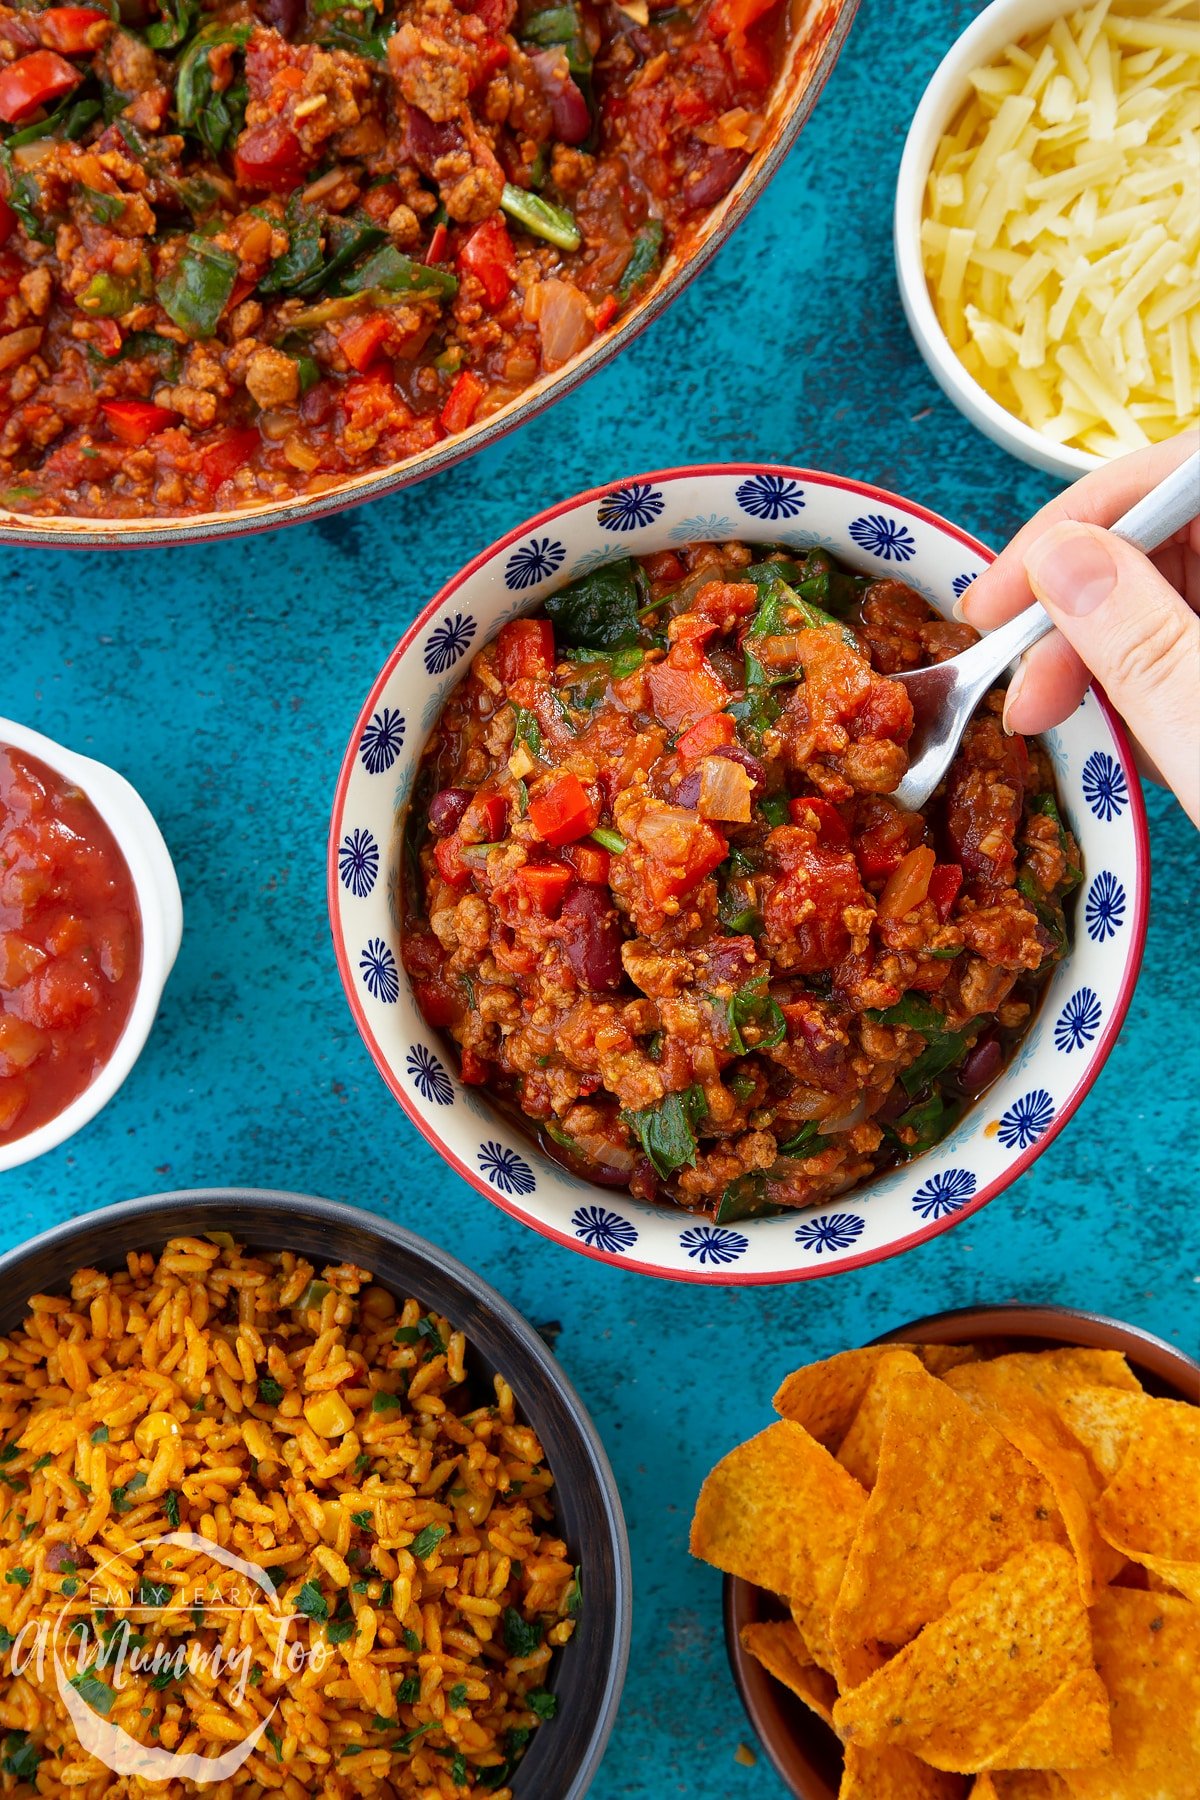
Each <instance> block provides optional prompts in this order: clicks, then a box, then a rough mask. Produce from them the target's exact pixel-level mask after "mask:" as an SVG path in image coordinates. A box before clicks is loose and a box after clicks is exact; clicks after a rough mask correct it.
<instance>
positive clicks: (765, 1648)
mask: <svg viewBox="0 0 1200 1800" xmlns="http://www.w3.org/2000/svg"><path fill="white" fill-rule="evenodd" d="M742 1644H743V1645H744V1647H745V1648H746V1649H747V1650H748V1651H749V1652H750V1654H751V1656H753V1657H754V1658H755V1660H756V1661H757V1662H760V1663H761V1664H762V1666H763V1668H764V1669H765V1670H766V1671H767V1674H768V1675H773V1676H774V1677H775V1679H776V1681H781V1682H782V1683H783V1685H784V1687H785V1688H790V1689H791V1691H792V1693H793V1694H795V1696H796V1698H797V1699H798V1700H803V1702H804V1704H805V1706H807V1707H808V1708H809V1709H810V1711H812V1712H815V1713H816V1715H817V1717H818V1718H819V1719H824V1721H825V1723H826V1724H827V1725H832V1724H833V1703H834V1701H835V1700H836V1699H837V1687H836V1685H835V1683H834V1679H833V1676H832V1675H827V1674H826V1673H825V1671H824V1669H818V1668H817V1666H816V1664H815V1663H814V1662H813V1661H812V1659H811V1657H810V1656H809V1654H808V1651H807V1650H806V1649H805V1647H804V1640H803V1638H802V1637H801V1636H800V1633H799V1632H798V1631H797V1629H796V1627H795V1625H793V1624H792V1623H791V1621H790V1620H788V1619H778V1620H777V1619H772V1620H770V1621H762V1622H761V1623H759V1624H755V1625H743V1626H742Z"/></svg>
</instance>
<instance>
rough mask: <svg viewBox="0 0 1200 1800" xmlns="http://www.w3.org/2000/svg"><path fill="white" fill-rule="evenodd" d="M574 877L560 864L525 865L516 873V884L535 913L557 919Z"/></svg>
mask: <svg viewBox="0 0 1200 1800" xmlns="http://www.w3.org/2000/svg"><path fill="white" fill-rule="evenodd" d="M574 879H575V877H574V875H573V874H572V873H571V871H570V869H564V868H563V866H562V864H561V863H526V864H525V865H524V867H523V868H521V869H518V871H517V883H518V886H519V887H520V889H521V891H522V893H523V894H524V895H525V896H526V898H527V899H528V901H529V904H530V906H532V907H533V909H534V911H535V912H539V913H541V915H542V917H543V918H544V919H557V917H558V915H559V911H560V910H561V907H562V903H563V901H564V899H565V898H566V893H567V889H568V888H569V887H570V886H571V884H572V882H573V881H574Z"/></svg>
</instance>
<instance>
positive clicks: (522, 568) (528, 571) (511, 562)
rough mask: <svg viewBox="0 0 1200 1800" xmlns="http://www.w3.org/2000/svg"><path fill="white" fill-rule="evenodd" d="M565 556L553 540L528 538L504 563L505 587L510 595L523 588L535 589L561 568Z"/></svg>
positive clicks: (559, 545)
mask: <svg viewBox="0 0 1200 1800" xmlns="http://www.w3.org/2000/svg"><path fill="white" fill-rule="evenodd" d="M566 554H567V552H566V550H565V549H564V547H563V545H562V544H560V543H558V542H557V540H556V539H555V538H548V537H543V538H530V540H529V542H528V543H527V544H522V545H521V547H520V549H519V550H514V551H513V553H512V555H511V556H510V557H509V559H508V561H507V562H506V563H505V565H504V585H505V587H506V588H508V589H509V591H510V593H517V592H520V591H521V590H522V589H524V588H531V587H536V586H537V584H538V582H539V581H549V579H550V577H551V575H553V574H554V573H555V572H556V571H557V570H558V569H560V568H561V567H562V564H563V559H564V558H565V556H566Z"/></svg>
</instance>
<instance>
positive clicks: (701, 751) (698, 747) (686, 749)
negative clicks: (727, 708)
mask: <svg viewBox="0 0 1200 1800" xmlns="http://www.w3.org/2000/svg"><path fill="white" fill-rule="evenodd" d="M736 735H737V734H736V730H735V727H734V723H733V720H732V719H731V718H730V716H729V714H728V713H709V714H708V717H707V718H704V719H698V720H697V721H696V723H695V724H694V725H693V726H691V727H690V729H689V730H687V731H685V732H684V734H683V736H682V737H681V738H680V740H679V742H678V743H677V744H676V746H675V749H676V753H677V754H678V755H679V756H680V757H682V759H683V761H684V762H698V761H699V759H700V758H701V757H702V756H710V755H711V754H712V752H713V751H714V750H723V749H725V748H726V746H727V745H729V744H732V742H733V740H734V738H735V736H736Z"/></svg>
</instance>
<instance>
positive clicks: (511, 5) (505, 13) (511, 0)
mask: <svg viewBox="0 0 1200 1800" xmlns="http://www.w3.org/2000/svg"><path fill="white" fill-rule="evenodd" d="M465 10H466V11H467V12H471V13H474V15H475V17H476V18H477V19H481V20H482V21H483V23H484V24H485V25H486V26H487V28H488V30H489V31H494V32H500V31H507V30H508V28H509V26H510V25H511V24H512V22H513V20H514V19H515V17H516V14H517V7H516V0H472V3H471V5H470V6H468V7H467V8H466V9H465Z"/></svg>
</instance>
